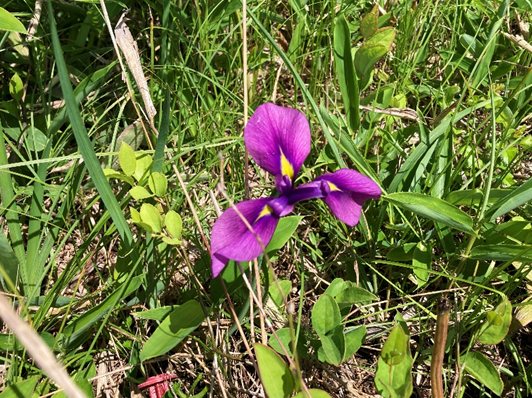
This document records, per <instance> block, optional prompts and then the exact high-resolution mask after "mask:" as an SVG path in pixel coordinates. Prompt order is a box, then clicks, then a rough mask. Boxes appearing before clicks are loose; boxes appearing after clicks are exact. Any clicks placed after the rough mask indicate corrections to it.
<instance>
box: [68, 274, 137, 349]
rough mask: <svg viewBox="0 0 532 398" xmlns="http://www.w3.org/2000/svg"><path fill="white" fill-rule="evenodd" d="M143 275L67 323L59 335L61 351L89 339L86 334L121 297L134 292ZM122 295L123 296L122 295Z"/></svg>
mask: <svg viewBox="0 0 532 398" xmlns="http://www.w3.org/2000/svg"><path fill="white" fill-rule="evenodd" d="M143 279H144V275H139V276H136V277H134V278H132V279H131V281H130V282H129V283H128V284H127V286H125V287H124V288H125V290H124V291H123V292H122V290H121V289H115V290H114V292H113V293H112V294H111V295H110V296H108V297H107V298H106V299H105V300H104V301H102V302H101V303H100V304H99V305H97V306H96V307H93V308H91V309H90V310H88V311H87V312H85V313H84V314H83V315H81V316H80V317H78V318H74V319H73V320H72V321H70V322H69V323H68V325H67V326H66V328H65V329H64V331H63V333H62V335H61V339H60V341H61V345H62V347H63V349H65V350H67V351H68V350H69V349H72V348H74V347H77V346H79V345H81V344H83V342H84V341H85V340H86V339H87V338H88V337H89V336H88V334H87V332H88V331H89V330H90V329H91V328H92V327H93V326H95V325H96V323H98V322H99V321H100V320H102V318H104V317H105V315H106V314H107V313H108V312H109V311H111V310H113V309H114V308H115V305H116V302H117V301H118V300H119V299H120V298H121V297H127V296H129V295H130V294H131V293H133V292H134V291H136V290H137V289H138V288H139V286H140V284H141V282H142V280H143ZM122 293H123V294H122Z"/></svg>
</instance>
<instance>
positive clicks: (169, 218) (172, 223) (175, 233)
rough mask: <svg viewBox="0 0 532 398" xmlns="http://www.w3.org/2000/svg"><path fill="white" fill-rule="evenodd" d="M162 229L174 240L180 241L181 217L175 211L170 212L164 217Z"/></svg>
mask: <svg viewBox="0 0 532 398" xmlns="http://www.w3.org/2000/svg"><path fill="white" fill-rule="evenodd" d="M164 227H165V228H166V230H167V231H168V232H169V233H170V235H172V237H174V238H175V239H181V232H182V230H183V221H182V220H181V216H180V215H179V214H177V213H176V212H175V211H173V210H170V211H168V213H166V216H164Z"/></svg>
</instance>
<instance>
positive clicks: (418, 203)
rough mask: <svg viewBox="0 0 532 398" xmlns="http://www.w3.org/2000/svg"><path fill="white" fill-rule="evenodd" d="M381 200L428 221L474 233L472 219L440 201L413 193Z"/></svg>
mask: <svg viewBox="0 0 532 398" xmlns="http://www.w3.org/2000/svg"><path fill="white" fill-rule="evenodd" d="M383 199H384V200H387V201H389V202H391V203H393V204H395V205H397V206H399V207H402V208H403V209H406V210H409V211H411V212H413V213H415V214H417V215H420V216H423V217H426V218H428V219H430V220H433V221H437V222H439V223H442V224H444V225H448V226H449V227H453V228H456V229H458V230H460V231H463V232H467V233H469V234H472V235H473V234H474V233H475V232H474V231H473V219H472V218H471V217H470V216H469V215H468V214H466V213H464V212H463V211H462V210H460V209H458V208H456V207H455V206H453V205H451V204H450V203H448V202H446V201H444V200H442V199H439V198H435V197H433V196H428V195H423V194H420V193H414V192H400V193H391V194H389V195H386V196H385V197H384V198H383Z"/></svg>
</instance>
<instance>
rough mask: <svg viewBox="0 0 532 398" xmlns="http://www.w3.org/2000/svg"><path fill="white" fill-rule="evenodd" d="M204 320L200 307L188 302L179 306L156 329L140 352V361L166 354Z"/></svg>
mask: <svg viewBox="0 0 532 398" xmlns="http://www.w3.org/2000/svg"><path fill="white" fill-rule="evenodd" d="M204 319H205V314H204V313H203V309H202V307H201V305H200V304H199V303H198V302H197V301H195V300H190V301H187V302H186V303H185V304H183V305H181V306H179V307H178V308H177V309H176V310H174V311H173V312H172V313H171V314H170V315H168V316H167V317H166V318H165V319H164V321H163V322H162V323H161V324H160V325H159V326H158V327H157V329H156V330H155V332H153V334H152V335H151V336H150V338H149V339H148V341H146V343H145V344H144V347H143V348H142V350H141V351H140V360H141V361H145V360H147V359H150V358H154V357H158V356H160V355H163V354H166V353H167V352H168V351H170V350H171V349H172V348H174V347H175V346H176V345H178V344H179V343H180V342H181V341H182V340H183V339H184V338H185V337H187V336H188V335H189V334H190V333H191V332H192V331H194V330H195V329H196V328H197V327H198V326H199V325H201V323H202V322H203V320H204Z"/></svg>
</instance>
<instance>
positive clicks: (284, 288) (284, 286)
mask: <svg viewBox="0 0 532 398" xmlns="http://www.w3.org/2000/svg"><path fill="white" fill-rule="evenodd" d="M279 287H280V288H281V292H280V291H279ZM279 287H278V286H277V283H275V282H273V283H272V284H271V285H270V287H269V288H268V293H270V297H271V298H272V300H273V302H274V303H275V305H276V306H277V307H282V306H283V303H284V301H283V297H286V296H288V295H289V294H290V291H291V290H292V282H290V281H287V280H280V281H279Z"/></svg>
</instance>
